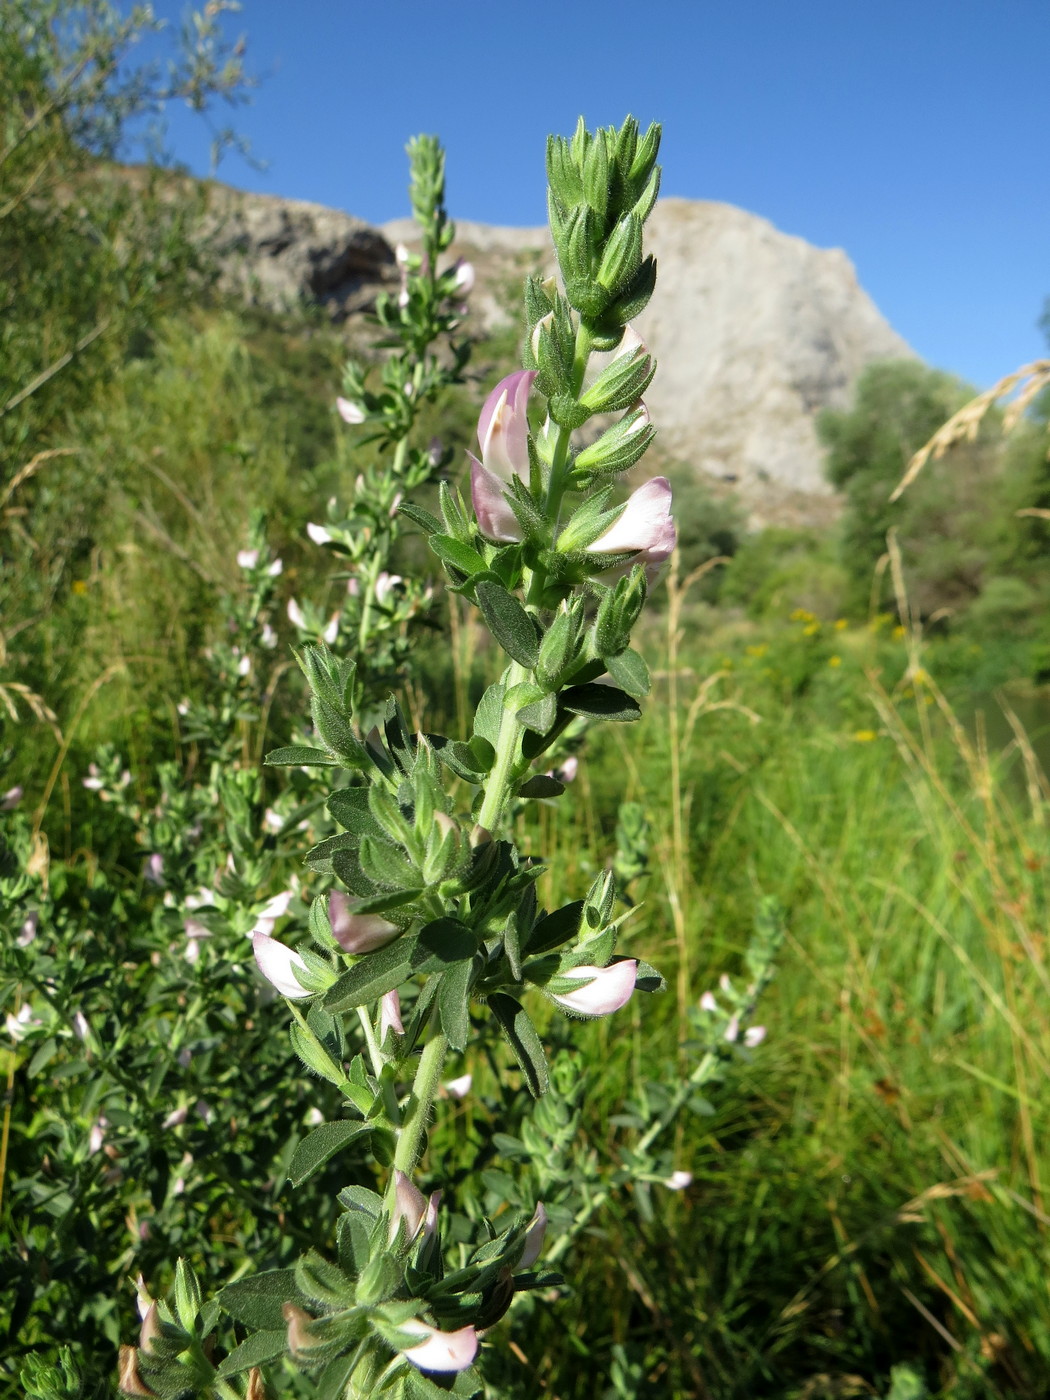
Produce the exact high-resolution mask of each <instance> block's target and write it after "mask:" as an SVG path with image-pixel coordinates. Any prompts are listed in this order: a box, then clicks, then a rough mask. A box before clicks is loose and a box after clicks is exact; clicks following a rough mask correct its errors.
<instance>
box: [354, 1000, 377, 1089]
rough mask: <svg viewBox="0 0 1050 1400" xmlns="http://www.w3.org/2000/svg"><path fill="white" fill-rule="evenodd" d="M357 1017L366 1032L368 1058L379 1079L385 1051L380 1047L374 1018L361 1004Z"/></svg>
mask: <svg viewBox="0 0 1050 1400" xmlns="http://www.w3.org/2000/svg"><path fill="white" fill-rule="evenodd" d="M357 1019H358V1020H359V1021H360V1022H361V1029H362V1030H363V1031H364V1033H365V1044H366V1045H367V1046H368V1058H369V1059H370V1060H371V1061H372V1072H373V1073H374V1074H375V1076H376V1078H377V1079H378V1078H379V1076H380V1075H381V1074H382V1072H383V1052H382V1051H381V1050H380V1048H379V1042H378V1041H377V1040H376V1033H375V1031H374V1030H373V1029H372V1018H371V1016H369V1014H368V1012H367V1011H366V1010H365V1008H364V1007H363V1006H359V1007H358V1008H357Z"/></svg>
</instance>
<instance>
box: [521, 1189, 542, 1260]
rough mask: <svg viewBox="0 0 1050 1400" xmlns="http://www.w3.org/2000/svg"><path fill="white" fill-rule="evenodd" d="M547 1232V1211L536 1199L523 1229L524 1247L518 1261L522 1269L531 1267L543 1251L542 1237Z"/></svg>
mask: <svg viewBox="0 0 1050 1400" xmlns="http://www.w3.org/2000/svg"><path fill="white" fill-rule="evenodd" d="M546 1233H547V1211H546V1208H545V1206H544V1204H543V1202H542V1201H537V1203H536V1209H535V1211H534V1212H533V1216H532V1219H531V1220H530V1221H529V1227H528V1229H527V1230H526V1231H525V1248H524V1250H523V1251H522V1255H521V1259H520V1260H519V1261H518V1262H519V1265H520V1267H521V1268H523V1269H531V1268H532V1266H533V1264H535V1262H536V1260H537V1259H538V1258H539V1257H540V1254H541V1253H542V1252H543V1237H544V1236H545V1235H546Z"/></svg>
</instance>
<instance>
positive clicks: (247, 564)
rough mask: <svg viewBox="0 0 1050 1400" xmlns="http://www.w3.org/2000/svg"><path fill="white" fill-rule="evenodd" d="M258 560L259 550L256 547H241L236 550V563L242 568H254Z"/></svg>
mask: <svg viewBox="0 0 1050 1400" xmlns="http://www.w3.org/2000/svg"><path fill="white" fill-rule="evenodd" d="M258 562H259V551H258V550H257V549H242V550H239V551H238V554H237V563H238V564H239V565H240V566H241V568H242V569H254V568H255V566H256V564H258Z"/></svg>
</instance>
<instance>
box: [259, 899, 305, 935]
mask: <svg viewBox="0 0 1050 1400" xmlns="http://www.w3.org/2000/svg"><path fill="white" fill-rule="evenodd" d="M294 898H295V891H294V890H281V892H280V894H275V895H274V896H273V897H272V898H270V899H268V900H267V901H266V903H265V904H264V905H263V907H262V908H261V909H260V910H259V912H258V913H257V914H256V915H255V925H254V927H253V929H252V932H253V933H273V926H274V924H275V923H276V922H277V920H278V919H283V918H284V916H285V914H287V913H288V906H289V905H290V904H291V902H292V900H293V899H294Z"/></svg>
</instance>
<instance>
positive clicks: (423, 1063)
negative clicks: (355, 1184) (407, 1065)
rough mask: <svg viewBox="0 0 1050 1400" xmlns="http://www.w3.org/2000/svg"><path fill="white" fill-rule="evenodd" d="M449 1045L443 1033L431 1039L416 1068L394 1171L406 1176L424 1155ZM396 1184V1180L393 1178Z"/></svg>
mask: <svg viewBox="0 0 1050 1400" xmlns="http://www.w3.org/2000/svg"><path fill="white" fill-rule="evenodd" d="M447 1050H448V1041H447V1039H446V1038H445V1036H444V1034H443V1033H442V1032H441V1031H438V1032H437V1033H436V1034H434V1035H432V1036H431V1037H430V1039H429V1040H428V1041H427V1043H426V1045H424V1046H423V1053H422V1054H421V1055H420V1057H419V1064H418V1065H417V1066H416V1077H415V1079H413V1081H412V1093H411V1095H410V1096H409V1100H408V1106H407V1108H406V1109H405V1121H404V1122H403V1123H402V1125H401V1129H400V1131H399V1133H398V1138H397V1147H396V1148H395V1149H394V1167H395V1169H396V1170H397V1171H402V1172H404V1173H405V1175H406V1176H411V1175H412V1173H413V1171H415V1169H416V1166H417V1164H418V1162H419V1159H420V1157H421V1156H422V1155H423V1137H424V1134H425V1133H426V1128H427V1122H428V1120H429V1118H430V1110H431V1108H432V1106H433V1103H434V1100H435V1098H437V1091H438V1083H439V1081H440V1079H441V1068H442V1066H443V1065H444V1063H445V1054H446V1052H447ZM391 1181H393V1177H391Z"/></svg>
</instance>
